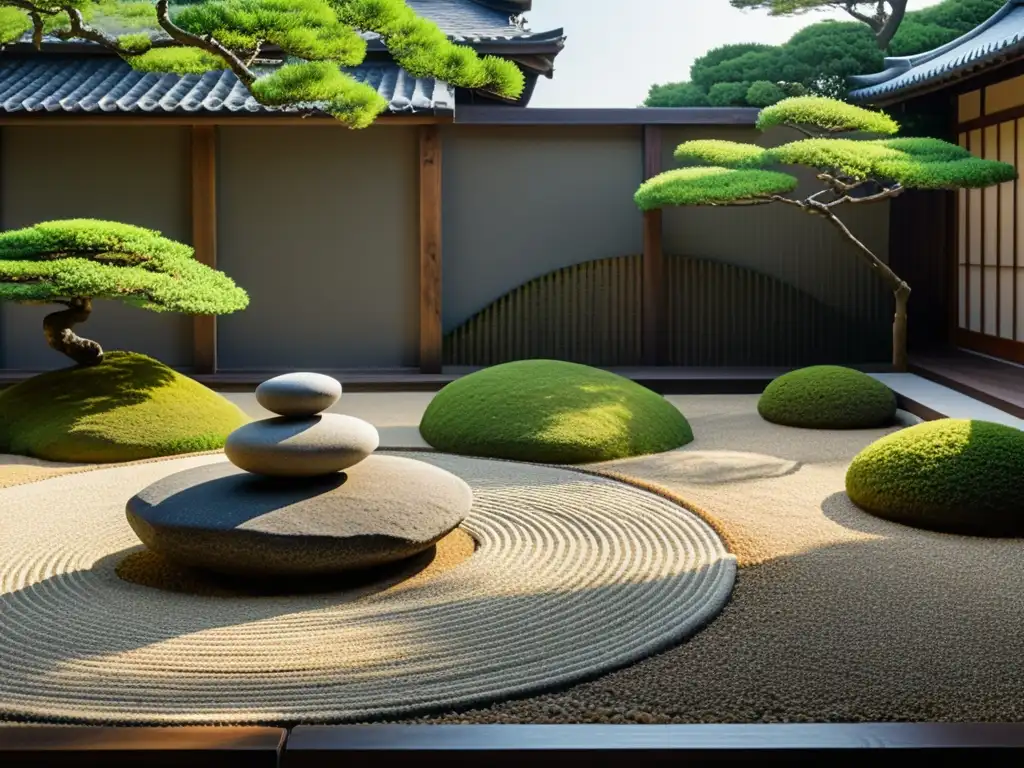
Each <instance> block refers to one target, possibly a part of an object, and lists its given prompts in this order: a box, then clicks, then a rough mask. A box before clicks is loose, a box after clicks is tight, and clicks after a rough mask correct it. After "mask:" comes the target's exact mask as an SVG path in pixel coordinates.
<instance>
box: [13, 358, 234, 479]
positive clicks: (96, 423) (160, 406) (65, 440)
mask: <svg viewBox="0 0 1024 768" xmlns="http://www.w3.org/2000/svg"><path fill="white" fill-rule="evenodd" d="M248 420H249V419H248V418H247V417H246V416H245V414H244V413H243V412H242V411H241V409H239V408H238V407H237V406H236V405H234V404H233V403H231V402H230V401H228V400H226V399H225V398H223V397H221V396H220V395H218V394H217V393H216V392H214V391H213V390H210V389H208V388H206V387H204V386H203V385H202V384H199V383H198V382H196V381H194V380H192V379H190V378H188V377H186V376H182V375H181V374H180V373H177V372H176V371H173V370H171V369H170V368H168V367H167V366H166V365H163V364H162V363H159V362H157V361H156V360H153V359H152V358H149V357H146V356H145V355H138V354H134V353H130V352H110V353H108V354H107V355H106V357H105V358H104V359H103V362H102V363H100V364H99V365H94V366H88V367H72V368H62V369H60V370H57V371H50V372H48V373H43V374H40V375H39V376H33V377H32V378H30V379H27V380H26V381H23V382H21V383H20V384H17V385H15V386H13V387H10V388H9V389H6V390H4V391H3V392H0V452H3V453H16V454H21V455H24V456H35V457H36V458H40V459H48V460H50V461H72V462H86V463H101V462H114V461H133V460H136V459H148V458H152V457H154V456H171V455H174V454H179V453H191V452H194V451H208V450H214V449H217V448H221V447H223V446H224V440H225V438H226V437H227V436H228V433H229V432H231V431H232V430H233V429H235V428H236V427H239V426H241V425H242V424H244V423H246V422H247V421H248Z"/></svg>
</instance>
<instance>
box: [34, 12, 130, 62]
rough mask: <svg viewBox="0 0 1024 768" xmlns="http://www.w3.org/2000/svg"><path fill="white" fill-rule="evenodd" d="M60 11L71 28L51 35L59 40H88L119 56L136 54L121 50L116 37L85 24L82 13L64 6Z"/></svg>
mask: <svg viewBox="0 0 1024 768" xmlns="http://www.w3.org/2000/svg"><path fill="white" fill-rule="evenodd" d="M61 10H62V11H63V12H64V13H66V14H67V15H68V19H70V21H71V26H70V27H69V28H68V29H61V30H57V31H56V32H54V33H53V34H54V35H55V36H56V37H58V38H60V39H61V40H71V39H73V38H80V39H82V40H89V41H90V42H93V43H98V44H99V45H102V46H103V47H104V48H109V49H110V50H112V51H113V52H114V53H116V54H118V55H119V56H132V55H134V53H136V52H132V51H129V50H128V49H127V48H123V47H122V46H121V44H120V43H119V42H118V41H117V38H116V37H114V36H112V35H108V34H107V33H106V32H103V31H101V30H99V29H96V28H95V27H93V26H91V25H89V24H87V23H86V22H85V19H84V18H83V17H82V12H81V11H80V10H78V9H77V8H75V7H74V6H70V5H66V6H63V7H62V8H61Z"/></svg>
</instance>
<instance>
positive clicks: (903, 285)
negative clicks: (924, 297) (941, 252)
mask: <svg viewBox="0 0 1024 768" xmlns="http://www.w3.org/2000/svg"><path fill="white" fill-rule="evenodd" d="M808 210H809V211H810V212H813V213H817V214H819V215H821V216H824V217H825V218H826V219H827V220H828V221H829V222H830V223H831V224H832V225H833V226H834V227H836V229H838V230H839V231H840V232H841V233H842V235H843V237H845V238H846V239H847V240H849V241H850V242H851V243H853V244H854V245H855V246H856V247H857V250H859V251H860V254H861V255H862V256H863V257H864V258H865V259H867V262H868V264H870V265H871V267H872V268H873V269H875V271H877V272H878V273H879V274H881V275H882V277H883V278H884V279H885V281H886V282H887V283H889V285H891V286H892V291H893V295H894V296H895V297H896V314H895V315H894V316H893V321H892V367H893V368H895V369H896V370H897V371H900V372H905V371H906V370H907V368H908V366H909V358H908V355H907V304H908V302H909V301H910V286H909V285H908V284H907V281H906V280H904V279H903V278H901V277H900V276H899V275H897V274H896V273H895V272H893V271H892V269H890V267H889V265H888V264H886V263H885V262H884V261H882V260H881V259H880V258H878V256H876V255H875V253H874V252H873V251H872V250H871V249H870V248H868V247H867V246H866V245H864V243H862V242H861V241H860V240H859V239H858V238H857V237H856V236H855V235H854V234H853V233H852V232H851V231H850V229H849V227H847V226H846V225H845V224H844V223H843V222H842V220H841V219H840V218H839V217H838V216H836V215H835V214H834V213H832V211H831V210H829V208H828V206H827V205H821V204H818V205H814V206H811V207H809V208H808Z"/></svg>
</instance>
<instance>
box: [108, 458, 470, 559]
mask: <svg viewBox="0 0 1024 768" xmlns="http://www.w3.org/2000/svg"><path fill="white" fill-rule="evenodd" d="M472 503H473V493H472V491H471V490H470V488H469V486H468V485H467V484H466V483H465V482H464V481H463V480H462V479H461V478H459V477H456V476H455V475H453V474H451V473H450V472H447V471H445V470H443V469H440V468H439V467H435V466H433V465H432V464H427V463H426V462H423V461H415V460H413V459H407V458H403V457H398V456H381V455H376V456H371V457H370V458H368V459H367V460H366V461H364V462H362V463H361V464H359V465H358V466H356V467H353V468H352V469H350V470H348V471H347V472H342V473H337V474H334V475H328V476H324V477H316V478H302V479H282V478H269V477H260V476H258V475H251V474H248V473H246V472H243V471H242V470H240V469H238V468H237V467H234V466H232V465H231V464H228V463H227V462H220V463H217V464H208V465H205V466H202V467H195V468H193V469H187V470H184V471H183V472H177V473H175V474H173V475H169V476H167V477H165V478H163V479H161V480H158V481H157V482H155V483H153V484H152V485H150V486H149V487H147V488H145V489H143V490H142V491H140V492H139V493H138V494H136V495H135V496H133V497H132V498H131V499H130V500H129V501H128V505H127V510H126V511H127V516H128V523H129V524H130V525H131V527H132V529H133V530H134V531H135V533H136V534H137V535H138V537H139V539H141V540H142V543H143V544H145V545H146V546H147V547H149V548H150V549H151V550H153V551H154V552H157V553H159V554H160V555H162V556H164V557H166V558H167V559H168V560H172V561H174V562H178V563H180V564H182V565H186V566H191V567H198V568H205V569H208V570H211V571H217V572H221V573H227V574H233V575H248V576H273V575H282V576H284V575H292V576H299V575H312V574H327V573H335V572H341V571H347V570H352V569H356V568H366V567H370V566H374V565H381V564H384V563H389V562H394V561H396V560H401V559H404V558H406V557H411V556H413V555H415V554H418V553H419V552H422V551H423V550H425V549H427V548H429V547H430V546H432V545H433V544H434V543H435V542H437V541H438V540H439V539H441V538H442V537H443V536H445V535H446V534H448V533H450V532H451V531H452V530H454V529H455V528H457V527H458V525H459V523H461V522H462V521H463V520H464V519H465V518H466V516H467V515H468V514H469V510H470V507H471V506H472Z"/></svg>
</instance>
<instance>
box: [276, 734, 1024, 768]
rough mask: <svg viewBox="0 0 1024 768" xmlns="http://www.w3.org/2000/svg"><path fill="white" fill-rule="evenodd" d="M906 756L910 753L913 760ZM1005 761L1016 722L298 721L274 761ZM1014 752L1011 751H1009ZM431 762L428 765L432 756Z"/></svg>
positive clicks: (602, 765)
mask: <svg viewBox="0 0 1024 768" xmlns="http://www.w3.org/2000/svg"><path fill="white" fill-rule="evenodd" d="M915 754H916V755H917V758H915V757H914V756H915ZM943 754H945V755H946V756H947V757H949V758H950V760H951V761H955V760H960V761H963V762H967V761H973V762H975V763H980V764H985V765H989V764H1007V765H1009V764H1011V763H1012V762H1014V760H1015V759H1016V760H1019V759H1020V757H1021V755H1022V754H1024V725H1022V724H1020V723H827V724H826V723H778V724H776V723H771V724H768V723H750V724H747V723H744V724H713V725H712V724H709V725H592V724H585V725H525V724H523V725H520V724H516V725H490V724H485V725H441V726H438V725H419V724H415V725H405V724H391V723H387V724H374V725H338V726H315V725H300V726H297V727H295V728H293V729H292V731H291V733H290V734H289V737H288V743H287V745H286V746H285V752H284V755H283V758H284V759H283V762H284V764H285V765H288V766H290V768H320V767H321V766H324V767H326V766H332V767H333V766H337V765H346V766H353V768H354V767H355V766H368V765H387V766H390V765H398V764H400V763H412V764H424V765H431V764H434V765H440V764H444V765H445V766H450V767H451V768H463V767H464V766H477V765H489V766H493V767H494V768H505V767H506V766H521V765H530V766H532V767H533V768H561V766H566V765H573V764H585V765H587V766H588V767H589V768H620V766H623V765H642V766H652V767H653V766H669V765H673V766H674V765H685V766H698V765H700V766H707V765H723V764H728V765H751V766H766V765H771V766H776V765H812V764H830V765H842V766H847V765H861V764H865V763H869V762H870V763H872V764H874V765H885V766H889V765H893V766H896V765H906V764H907V762H909V761H912V760H915V759H924V760H929V759H930V760H934V759H936V758H940V757H941V756H942V755H943ZM1014 755H1017V758H1014V757H1013V756H1014ZM435 761H436V763H435Z"/></svg>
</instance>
